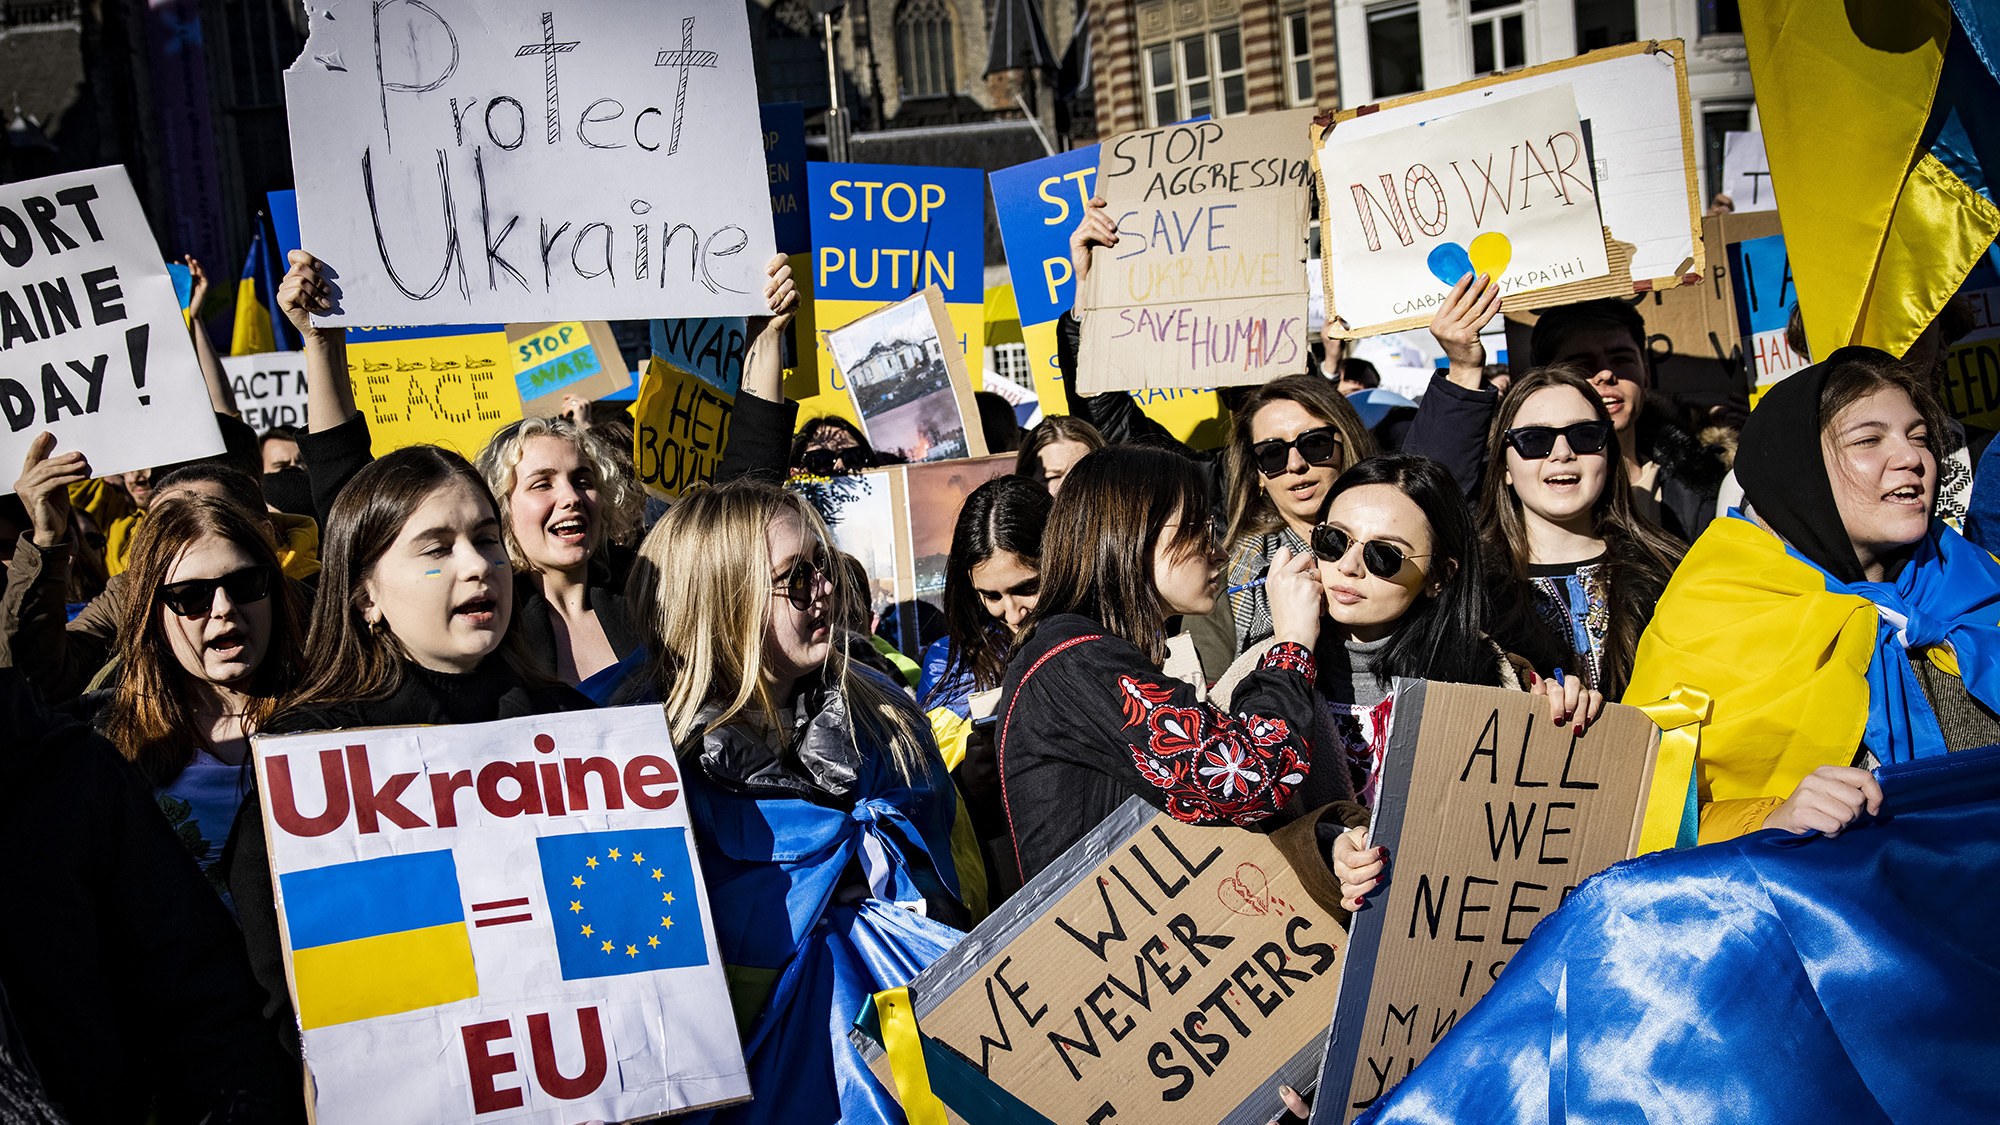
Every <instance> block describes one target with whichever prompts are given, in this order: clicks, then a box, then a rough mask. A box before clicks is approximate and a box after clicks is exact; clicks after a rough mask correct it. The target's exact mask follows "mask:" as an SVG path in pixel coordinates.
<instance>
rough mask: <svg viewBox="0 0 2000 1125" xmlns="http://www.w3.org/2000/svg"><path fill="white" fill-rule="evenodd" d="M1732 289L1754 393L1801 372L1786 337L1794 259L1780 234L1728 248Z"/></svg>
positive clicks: (1794, 297) (1794, 300)
mask: <svg viewBox="0 0 2000 1125" xmlns="http://www.w3.org/2000/svg"><path fill="white" fill-rule="evenodd" d="M1728 255H1729V280H1730V289H1731V291H1732V293H1733V295H1734V297H1735V300H1736V327H1737V334H1738V336H1739V337H1740V338H1741V339H1742V341H1743V367H1744V374H1746V375H1748V376H1749V382H1750V385H1751V387H1752V391H1751V393H1752V394H1753V395H1758V394H1761V393H1762V392H1763V391H1764V390H1765V389H1766V388H1769V387H1770V386H1771V385H1772V384H1773V383H1776V382H1777V381H1778V380H1780V379H1783V378H1784V377H1785V376H1787V375H1792V374H1795V373H1797V372H1799V371H1802V370H1804V369H1805V366H1806V359H1805V357H1804V356H1802V355H1800V354H1799V353H1797V352H1795V351H1793V350H1792V345H1791V344H1790V343H1788V342H1787V341H1786V339H1785V326H1786V325H1788V324H1790V323H1791V319H1792V309H1793V308H1794V307H1795V306H1796V305H1797V304H1798V303H1799V292H1798V290H1797V289H1796V288H1795V287H1794V286H1793V285H1792V260H1791V257H1790V256H1789V255H1787V254H1786V253H1785V236H1784V235H1782V234H1773V235H1767V236H1765V237H1763V238H1753V239H1750V240H1748V241H1745V242H1738V243H1734V244H1732V245H1731V246H1729V248H1728Z"/></svg>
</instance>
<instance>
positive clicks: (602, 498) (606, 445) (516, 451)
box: [478, 418, 646, 572]
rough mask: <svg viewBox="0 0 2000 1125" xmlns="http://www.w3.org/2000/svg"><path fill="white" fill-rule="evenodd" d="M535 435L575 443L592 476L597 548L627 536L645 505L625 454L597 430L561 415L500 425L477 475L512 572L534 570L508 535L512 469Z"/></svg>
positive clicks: (511, 526)
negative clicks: (495, 514)
mask: <svg viewBox="0 0 2000 1125" xmlns="http://www.w3.org/2000/svg"><path fill="white" fill-rule="evenodd" d="M538 437H551V438H556V439H558V440H561V441H566V442H569V443H570V444H571V445H573V446H575V447H576V449H577V452H578V453H581V454H582V455H583V459H584V461H585V462H587V463H588V464H589V465H590V471H591V472H592V473H593V474H594V475H595V476H596V477H597V492H598V515H599V518H598V524H599V527H598V533H597V542H596V544H594V547H595V549H596V550H597V551H603V550H604V549H605V547H606V546H608V545H609V544H611V543H615V542H618V541H619V540H621V539H623V538H624V537H625V536H627V535H629V534H631V533H632V531H633V530H634V529H635V528H637V527H638V526H639V521H640V518H641V516H642V514H643V513H644V510H645V504H646V495H645V492H644V490H642V489H641V488H640V486H639V482H638V480H637V479H636V478H635V477H634V476H633V475H632V463H631V458H629V457H621V456H619V453H618V450H617V448H615V447H614V446H613V445H612V444H611V443H610V442H608V441H606V440H604V439H603V438H602V437H599V436H598V435H597V434H595V433H592V432H591V431H589V430H586V429H584V428H583V427H581V426H578V425H577V424H576V423H574V422H572V421H570V420H569V419H567V418H523V419H521V420H520V421H518V422H510V423H508V424H507V425H505V426H502V427H501V428H500V429H499V431H498V432H496V433H495V434H494V435H493V438H492V440H490V441H488V442H487V443H486V448H485V449H482V450H480V451H479V461H478V465H479V475H480V476H482V477H485V478H486V487H487V488H488V489H490V490H491V491H492V493H493V499H494V501H495V502H496V503H497V504H498V505H499V507H500V527H501V535H502V537H503V538H504V540H505V542H506V544H507V559H508V561H509V562H511V563H513V564H514V569H515V570H518V571H523V572H532V571H535V570H537V569H539V568H537V567H536V566H535V565H534V563H532V562H530V561H529V560H528V557H527V555H526V554H525V553H523V551H522V550H521V541H520V540H519V539H518V538H516V537H515V535H514V517H513V512H512V511H511V502H512V499H513V496H514V470H515V469H516V468H517V467H518V466H519V465H520V464H521V453H522V451H523V450H524V449H526V448H527V445H528V441H529V439H530V438H538Z"/></svg>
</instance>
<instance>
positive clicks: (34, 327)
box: [0, 166, 222, 491]
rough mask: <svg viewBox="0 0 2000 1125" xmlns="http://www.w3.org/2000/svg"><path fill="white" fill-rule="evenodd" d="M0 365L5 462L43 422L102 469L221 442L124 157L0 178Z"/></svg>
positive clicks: (21, 455)
mask: <svg viewBox="0 0 2000 1125" xmlns="http://www.w3.org/2000/svg"><path fill="white" fill-rule="evenodd" d="M0 373H4V377H0V418H4V419H5V421H6V428H5V429H4V430H0V461H4V463H5V464H8V465H18V464H20V463H22V462H23V461H24V460H26V458H27V451H28V443H29V442H31V441H33V440H34V439H35V436H36V435H37V434H39V433H41V432H42V431H44V430H47V431H49V432H50V433H53V434H54V435H55V437H56V451H57V452H64V451H68V450H81V451H82V452H83V454H84V455H85V456H86V457H88V458H89V459H90V468H91V471H92V472H93V473H95V474H96V475H98V476H108V475H110V474H112V473H122V472H125V471H127V470H129V469H144V468H150V467H152V466H155V465H169V464H172V463H174V462H176V461H185V460H189V459H191V458H195V457H205V456H208V455H210V454H214V453H220V452H222V432H221V431H220V430H219V429H217V428H216V424H215V414H214V412H213V410H212V409H211V408H210V406H209V401H208V394H207V392H206V391H205V390H204V389H203V386H202V380H201V369H200V368H199V367H198V366H197V365H196V363H195V356H194V344H193V342H192V341H191V340H190V338H189V336H188V330H187V323H186V321H184V320H182V319H181V304H180V300H179V298H177V297H176V296H175V295H174V283H173V280H172V279H171V278H170V277H168V276H167V267H166V263H164V262H162V261H161V260H160V248H159V245H158V244H157V243H156V242H154V241H153V232H152V230H151V229H150V228H149V227H148V226H147V225H146V215H145V213H144V212H143V211H142V210H140V208H139V199H138V196H136V195H134V194H133V192H132V182H131V180H129V179H127V178H126V175H125V169H123V168H121V167H115V166H114V167H109V168H96V169H92V170H91V171H88V172H68V173H64V174H63V175H60V176H49V177H47V178H45V179H40V180H27V181H24V182H21V183H15V184H5V185H0ZM0 488H5V489H7V490H9V491H11V490H12V486H11V485H0Z"/></svg>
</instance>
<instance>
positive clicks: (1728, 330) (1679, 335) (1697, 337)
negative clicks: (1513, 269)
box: [1508, 211, 1783, 374]
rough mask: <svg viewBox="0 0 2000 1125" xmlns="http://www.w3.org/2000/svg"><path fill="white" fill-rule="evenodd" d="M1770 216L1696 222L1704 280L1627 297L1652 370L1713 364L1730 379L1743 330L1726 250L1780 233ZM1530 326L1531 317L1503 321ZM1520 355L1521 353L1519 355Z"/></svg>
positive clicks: (1740, 352) (1740, 350)
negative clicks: (1672, 362) (1675, 360)
mask: <svg viewBox="0 0 2000 1125" xmlns="http://www.w3.org/2000/svg"><path fill="white" fill-rule="evenodd" d="M1782 230H1783V228H1782V227H1780V226H1779V224H1778V213H1777V212H1776V211H1754V212H1751V213H1750V214H1747V215H1733V214H1731V215H1709V216H1706V217H1704V218H1703V219H1702V221H1701V240H1702V245H1703V247H1704V255H1705V258H1706V268H1707V271H1708V272H1707V276H1706V277H1704V278H1703V279H1702V280H1701V281H1700V282H1699V283H1695V284H1689V285H1677V286H1674V287H1673V288H1671V289H1654V290H1651V291H1650V292H1647V293H1644V294H1640V295H1638V296H1637V297H1635V298H1633V299H1634V300H1636V302H1637V307H1638V310H1639V313H1640V315H1641V316H1643V317H1645V319H1646V349H1647V351H1649V352H1651V353H1652V358H1653V362H1654V363H1655V365H1660V364H1662V363H1663V362H1665V361H1667V360H1669V359H1670V358H1671V357H1680V358H1685V359H1688V360H1691V361H1704V360H1706V361H1713V362H1715V363H1717V364H1720V365H1722V366H1723V367H1724V368H1726V369H1727V370H1728V371H1729V372H1730V373H1732V374H1734V373H1735V372H1736V371H1737V369H1738V365H1739V364H1740V363H1741V362H1742V359H1743V329H1742V326H1741V325H1740V324H1738V322H1737V319H1736V295H1735V284H1736V283H1735V274H1734V272H1733V271H1732V269H1731V268H1730V262H1731V255H1730V254H1729V252H1728V251H1729V247H1730V246H1731V245H1733V244H1735V243H1738V242H1742V241H1744V240H1746V239H1752V238H1763V237H1766V236H1768V235H1774V234H1780V233H1782ZM1508 319H1509V320H1510V321H1511V320H1516V319H1518V320H1520V321H1521V322H1523V323H1532V321H1533V314H1517V315H1515V316H1510V317H1509V318H1508ZM1523 354H1526V353H1525V350H1524V352H1523Z"/></svg>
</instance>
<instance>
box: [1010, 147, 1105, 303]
mask: <svg viewBox="0 0 2000 1125" xmlns="http://www.w3.org/2000/svg"><path fill="white" fill-rule="evenodd" d="M991 179H992V181H993V211H994V214H996V215H998V216H999V218H1000V240H1001V241H1002V242H1003V243H1005V244H1006V246H1007V271H1008V273H1009V274H1010V275H1011V277H1012V279H1013V282H1014V303H1015V304H1016V305H1017V306H1018V307H1019V308H1020V310H1021V326H1022V327H1023V328H1025V327H1027V326H1029V325H1033V324H1043V323H1046V322H1048V321H1051V320H1055V319H1056V318H1058V317H1060V316H1062V314H1063V313H1065V312H1067V311H1069V307H1070V306H1071V305H1073V304H1075V303H1076V276H1075V273H1074V271H1073V269H1072V268H1071V266H1070V261H1069V236H1070V232H1071V231H1073V230H1075V229H1076V224H1077V223H1078V222H1079V221H1081V220H1082V218H1083V206H1084V203H1085V202H1087V201H1088V200H1089V199H1090V193H1091V191H1092V190H1094V189H1095V188H1096V186H1097V146H1096V145H1090V146H1088V147H1086V148H1079V149H1071V150H1070V151H1069V152H1062V153H1057V154H1056V155H1054V156H1049V157H1044V158H1042V159H1040V160H1031V161H1029V162H1028V163H1026V164H1017V165H1015V166H1014V167H1012V168H1003V169H1001V170H1000V171H998V172H995V173H993V175H992V177H991Z"/></svg>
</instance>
